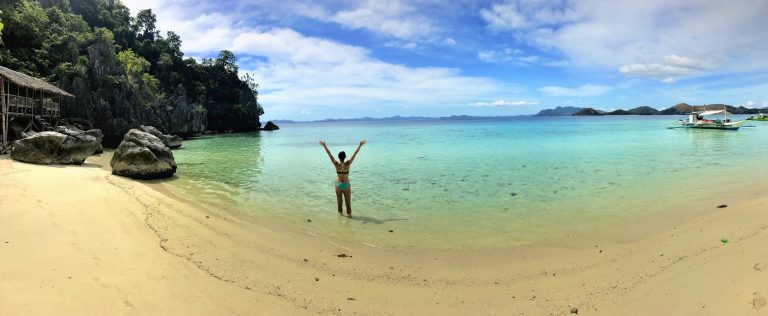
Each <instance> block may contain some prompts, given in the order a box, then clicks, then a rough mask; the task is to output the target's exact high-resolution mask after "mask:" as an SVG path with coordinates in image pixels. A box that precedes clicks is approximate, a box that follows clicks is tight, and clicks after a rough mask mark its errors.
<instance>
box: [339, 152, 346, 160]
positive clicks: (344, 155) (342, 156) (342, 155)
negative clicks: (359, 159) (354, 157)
mask: <svg viewBox="0 0 768 316" xmlns="http://www.w3.org/2000/svg"><path fill="white" fill-rule="evenodd" d="M344 159H347V153H345V152H343V151H340V152H339V160H341V163H344Z"/></svg>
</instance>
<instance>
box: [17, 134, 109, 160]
mask: <svg viewBox="0 0 768 316" xmlns="http://www.w3.org/2000/svg"><path fill="white" fill-rule="evenodd" d="M60 130H61V131H66V132H67V134H64V133H60V132H51V131H49V132H41V133H29V134H26V137H25V138H22V139H20V140H17V141H15V142H14V145H13V147H12V150H11V158H12V159H14V160H18V161H22V162H28V163H35V164H43V165H50V164H62V165H69V164H75V165H81V164H83V162H84V161H85V159H86V158H88V156H90V155H93V153H94V152H95V151H96V149H98V148H99V146H100V145H101V137H100V135H101V132H100V131H98V130H90V131H87V132H83V131H81V130H77V129H66V130H62V129H60Z"/></svg>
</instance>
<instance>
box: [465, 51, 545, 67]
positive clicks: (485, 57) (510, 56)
mask: <svg viewBox="0 0 768 316" xmlns="http://www.w3.org/2000/svg"><path fill="white" fill-rule="evenodd" d="M477 59H479V60H480V61H482V62H486V63H498V62H504V63H511V64H515V65H518V66H528V65H530V64H533V63H536V62H539V61H540V57H539V56H536V55H528V54H525V52H523V51H522V50H520V49H512V48H505V49H502V50H482V51H479V52H477Z"/></svg>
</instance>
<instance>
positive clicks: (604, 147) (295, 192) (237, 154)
mask: <svg viewBox="0 0 768 316" xmlns="http://www.w3.org/2000/svg"><path fill="white" fill-rule="evenodd" d="M676 119H678V117H671V116H605V117H514V118H503V119H501V118H500V119H471V120H421V121H412V120H402V121H396V120H392V121H390V120H388V121H365V122H350V121H347V122H312V123H285V124H282V125H281V129H280V130H277V131H273V132H261V133H245V134H229V135H219V136H205V137H200V138H196V139H191V140H187V141H185V142H184V146H183V148H182V149H180V150H177V151H174V155H175V157H176V162H177V163H178V171H177V175H176V177H175V179H174V180H173V181H171V182H170V185H172V186H174V187H176V188H178V189H180V190H182V191H183V192H185V193H188V194H189V195H190V196H193V197H194V198H195V199H196V200H198V201H200V202H201V203H208V204H212V205H216V206H219V207H224V208H227V209H230V210H232V211H234V212H238V213H240V214H243V215H246V216H248V217H251V218H253V219H255V220H258V221H267V222H278V223H281V224H285V225H293V226H295V227H299V228H301V229H304V230H306V231H307V232H309V233H312V234H316V235H319V236H324V237H327V238H333V239H341V240H347V241H353V242H360V243H365V244H369V245H375V246H381V247H395V248H398V247H437V248H488V247H506V246H512V245H519V244H527V243H534V242H537V241H541V240H543V239H551V238H560V237H565V236H571V235H572V234H587V235H588V234H589V233H590V232H592V231H599V230H600V229H601V228H604V227H610V226H611V225H616V224H618V223H626V222H627V221H633V220H635V219H638V218H641V217H643V216H646V215H650V214H658V213H663V212H676V211H679V210H680V209H681V208H684V207H685V206H686V205H695V202H696V201H697V200H701V199H704V198H711V197H712V196H715V197H722V198H723V199H727V198H728V197H729V195H730V194H732V193H733V192H735V191H737V190H745V189H748V190H750V189H751V190H755V189H756V188H755V187H754V186H755V185H758V184H759V185H764V184H765V183H766V180H765V177H766V175H768V164H766V162H767V161H768V160H766V157H768V146H767V143H768V124H765V123H761V122H755V123H754V124H755V125H756V126H755V127H743V128H742V129H741V130H739V131H735V132H734V131H716V130H694V129H667V128H666V127H667V126H668V125H669V124H670V123H671V122H672V121H674V120H676ZM747 125H750V123H748V124H747ZM361 139H365V140H366V141H367V144H366V145H364V146H363V148H362V149H361V150H360V153H359V154H358V156H357V158H356V159H355V161H354V164H353V165H352V167H351V168H350V169H351V172H350V176H349V177H350V182H351V186H352V192H353V193H352V206H353V215H354V217H353V218H352V219H346V218H340V217H339V216H338V215H337V212H336V210H337V209H336V208H337V207H336V196H335V193H334V186H333V185H334V180H335V178H336V173H335V169H334V167H333V165H332V164H331V162H330V159H329V158H328V156H327V155H326V153H325V152H324V151H323V148H322V147H321V146H320V145H319V144H318V141H319V140H325V141H326V142H327V144H328V147H329V148H330V150H331V151H332V153H333V154H334V155H336V154H337V153H338V152H339V151H341V150H343V151H346V153H347V157H351V156H352V153H353V152H354V150H355V148H356V147H357V144H358V142H359V141H360V140H361ZM712 207H714V205H712ZM308 220H311V222H309V221H308ZM390 231H391V232H390Z"/></svg>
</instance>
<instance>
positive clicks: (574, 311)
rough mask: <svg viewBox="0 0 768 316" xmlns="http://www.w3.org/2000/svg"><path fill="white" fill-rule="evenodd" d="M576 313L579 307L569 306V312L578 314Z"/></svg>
mask: <svg viewBox="0 0 768 316" xmlns="http://www.w3.org/2000/svg"><path fill="white" fill-rule="evenodd" d="M578 313H579V309H578V308H576V307H573V308H571V314H578Z"/></svg>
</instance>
